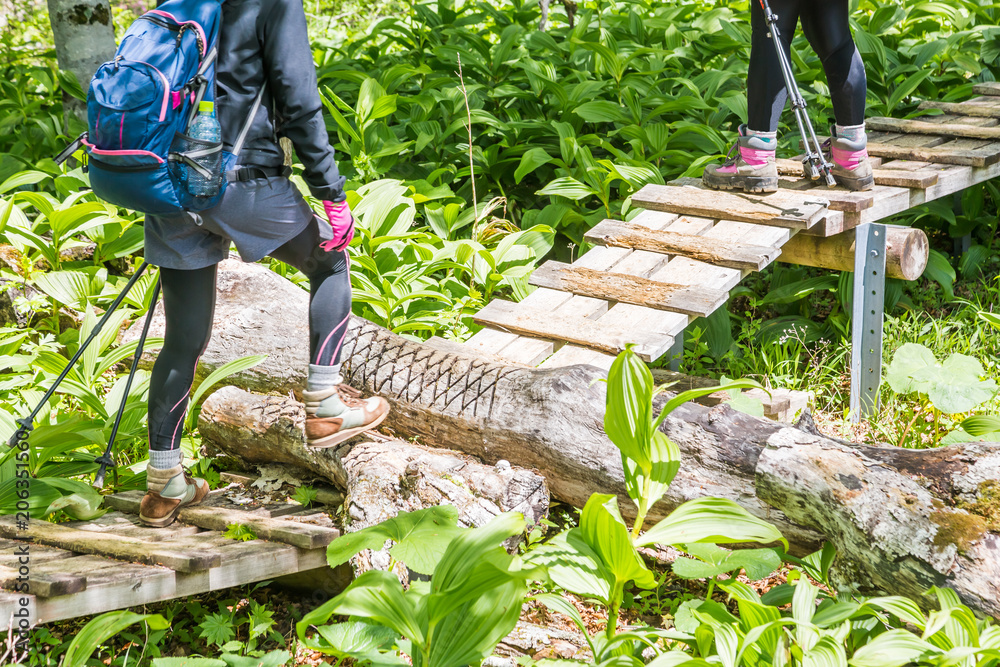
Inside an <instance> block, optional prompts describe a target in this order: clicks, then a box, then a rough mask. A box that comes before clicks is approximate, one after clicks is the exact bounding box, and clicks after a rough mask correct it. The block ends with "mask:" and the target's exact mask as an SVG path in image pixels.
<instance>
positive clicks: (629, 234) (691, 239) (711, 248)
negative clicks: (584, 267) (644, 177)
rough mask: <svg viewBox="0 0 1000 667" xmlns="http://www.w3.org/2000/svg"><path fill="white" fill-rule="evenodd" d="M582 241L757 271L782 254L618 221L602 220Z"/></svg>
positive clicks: (771, 250)
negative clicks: (679, 256)
mask: <svg viewBox="0 0 1000 667" xmlns="http://www.w3.org/2000/svg"><path fill="white" fill-rule="evenodd" d="M584 238H585V239H586V240H587V241H589V242H591V243H595V244H599V245H605V246H612V247H620V248H632V249H635V250H648V251H650V252H659V253H663V254H666V255H681V256H684V257H688V258H690V259H696V260H699V261H703V262H706V263H709V264H715V265H718V266H725V267H729V268H734V269H750V270H752V271H759V270H761V269H762V268H764V267H765V266H767V265H768V264H770V263H771V262H773V261H774V260H775V258H777V256H778V255H779V254H781V250H780V249H779V248H774V247H765V246H747V245H734V244H731V243H726V242H722V241H717V240H715V239H710V238H706V237H703V236H691V235H689V234H677V233H675V232H667V231H654V230H649V229H646V228H644V227H639V226H638V225H633V224H631V223H628V222H621V221H618V220H604V221H602V222H600V223H598V224H597V225H595V226H594V227H593V228H592V229H591V230H590V231H588V232H587V233H586V235H585V236H584Z"/></svg>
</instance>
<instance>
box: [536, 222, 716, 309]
mask: <svg viewBox="0 0 1000 667" xmlns="http://www.w3.org/2000/svg"><path fill="white" fill-rule="evenodd" d="M694 238H698V237H694ZM664 263H666V262H665V261H664ZM529 282H530V283H531V284H532V285H538V286H540V287H549V288H551V289H559V290H563V291H566V292H572V293H573V294H579V295H582V296H590V297H595V298H605V299H611V300H613V301H619V302H621V303H631V304H634V305H637V306H644V307H646V308H653V309H656V310H670V311H673V312H677V313H685V314H690V315H700V316H706V315H708V314H709V313H711V312H712V311H714V310H715V309H716V308H718V307H719V306H721V305H722V304H724V303H725V302H726V300H727V299H728V298H729V293H728V292H725V291H721V290H713V289H709V288H706V287H702V286H699V287H692V286H687V285H676V284H671V283H662V282H657V281H653V280H649V279H648V278H641V277H638V276H630V275H628V274H624V273H612V272H608V271H593V270H591V269H582V268H571V267H570V266H569V265H568V264H563V263H561V262H546V263H545V264H543V265H542V266H540V267H539V268H538V269H536V270H535V272H534V273H533V274H532V275H531V277H530V278H529Z"/></svg>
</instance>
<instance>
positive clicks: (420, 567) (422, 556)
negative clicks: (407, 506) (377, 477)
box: [326, 505, 462, 574]
mask: <svg viewBox="0 0 1000 667" xmlns="http://www.w3.org/2000/svg"><path fill="white" fill-rule="evenodd" d="M457 524H458V510H457V509H456V508H455V506H454V505H437V506H435V507H428V508H425V509H422V510H417V511H416V512H400V513H399V514H397V515H396V516H394V517H393V518H391V519H387V520H386V521H383V522H382V523H379V524H378V525H375V526H370V527H368V528H364V529H362V530H359V531H357V532H354V533H345V534H343V535H341V536H340V537H338V538H337V539H335V540H334V541H333V542H331V543H330V544H329V546H328V547H327V551H326V558H327V562H328V563H329V564H330V567H336V566H338V565H340V564H342V563H346V562H347V561H348V560H349V559H350V558H351V557H352V556H354V555H355V554H357V553H358V552H360V551H362V550H364V549H381V548H382V546H383V545H384V544H385V542H386V540H392V541H393V542H395V545H394V546H393V547H392V548H391V550H390V553H391V554H392V557H393V558H395V559H396V560H398V561H401V562H403V563H405V564H406V566H407V567H409V568H410V569H411V570H413V571H414V572H419V573H421V574H431V573H432V572H434V568H435V567H436V566H437V564H438V563H439V562H440V560H441V557H442V556H444V552H445V549H446V548H447V547H448V544H449V543H451V540H452V539H453V538H454V537H455V536H456V535H458V534H459V533H461V532H462V529H461V528H459V527H458V525H457Z"/></svg>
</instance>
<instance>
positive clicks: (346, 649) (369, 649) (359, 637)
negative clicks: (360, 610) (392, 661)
mask: <svg viewBox="0 0 1000 667" xmlns="http://www.w3.org/2000/svg"><path fill="white" fill-rule="evenodd" d="M316 630H317V632H319V634H320V636H321V637H323V639H325V640H326V641H327V642H329V644H330V646H331V647H332V648H333V649H336V651H337V653H335V655H340V656H350V657H352V658H355V659H364V657H365V656H366V655H367V654H370V653H374V652H377V651H379V650H380V649H388V648H389V647H390V646H391V645H392V643H393V641H394V640H395V639H396V638H397V637H398V636H399V635H397V634H396V633H395V632H393V631H392V630H390V629H389V628H387V627H385V626H384V625H378V624H375V623H366V622H363V621H350V622H347V623H334V624H333V625H320V626H318V627H317V628H316Z"/></svg>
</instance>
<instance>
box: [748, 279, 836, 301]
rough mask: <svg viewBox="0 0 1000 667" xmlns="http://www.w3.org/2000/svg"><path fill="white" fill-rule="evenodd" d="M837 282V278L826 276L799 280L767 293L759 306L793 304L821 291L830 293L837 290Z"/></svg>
mask: <svg viewBox="0 0 1000 667" xmlns="http://www.w3.org/2000/svg"><path fill="white" fill-rule="evenodd" d="M838 280H839V278H838V277H837V276H834V275H828V276H818V277H816V278H807V279H806V280H800V281H797V282H794V283H789V284H787V285H782V286H781V287H778V288H777V289H773V290H771V291H770V292H768V293H767V295H766V296H765V297H764V298H763V299H761V301H760V304H761V305H762V306H763V305H781V304H787V303H794V302H796V301H799V300H801V299H804V298H806V297H807V296H809V295H810V294H812V293H813V292H818V291H821V290H829V291H832V290H835V289H837V282H838Z"/></svg>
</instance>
